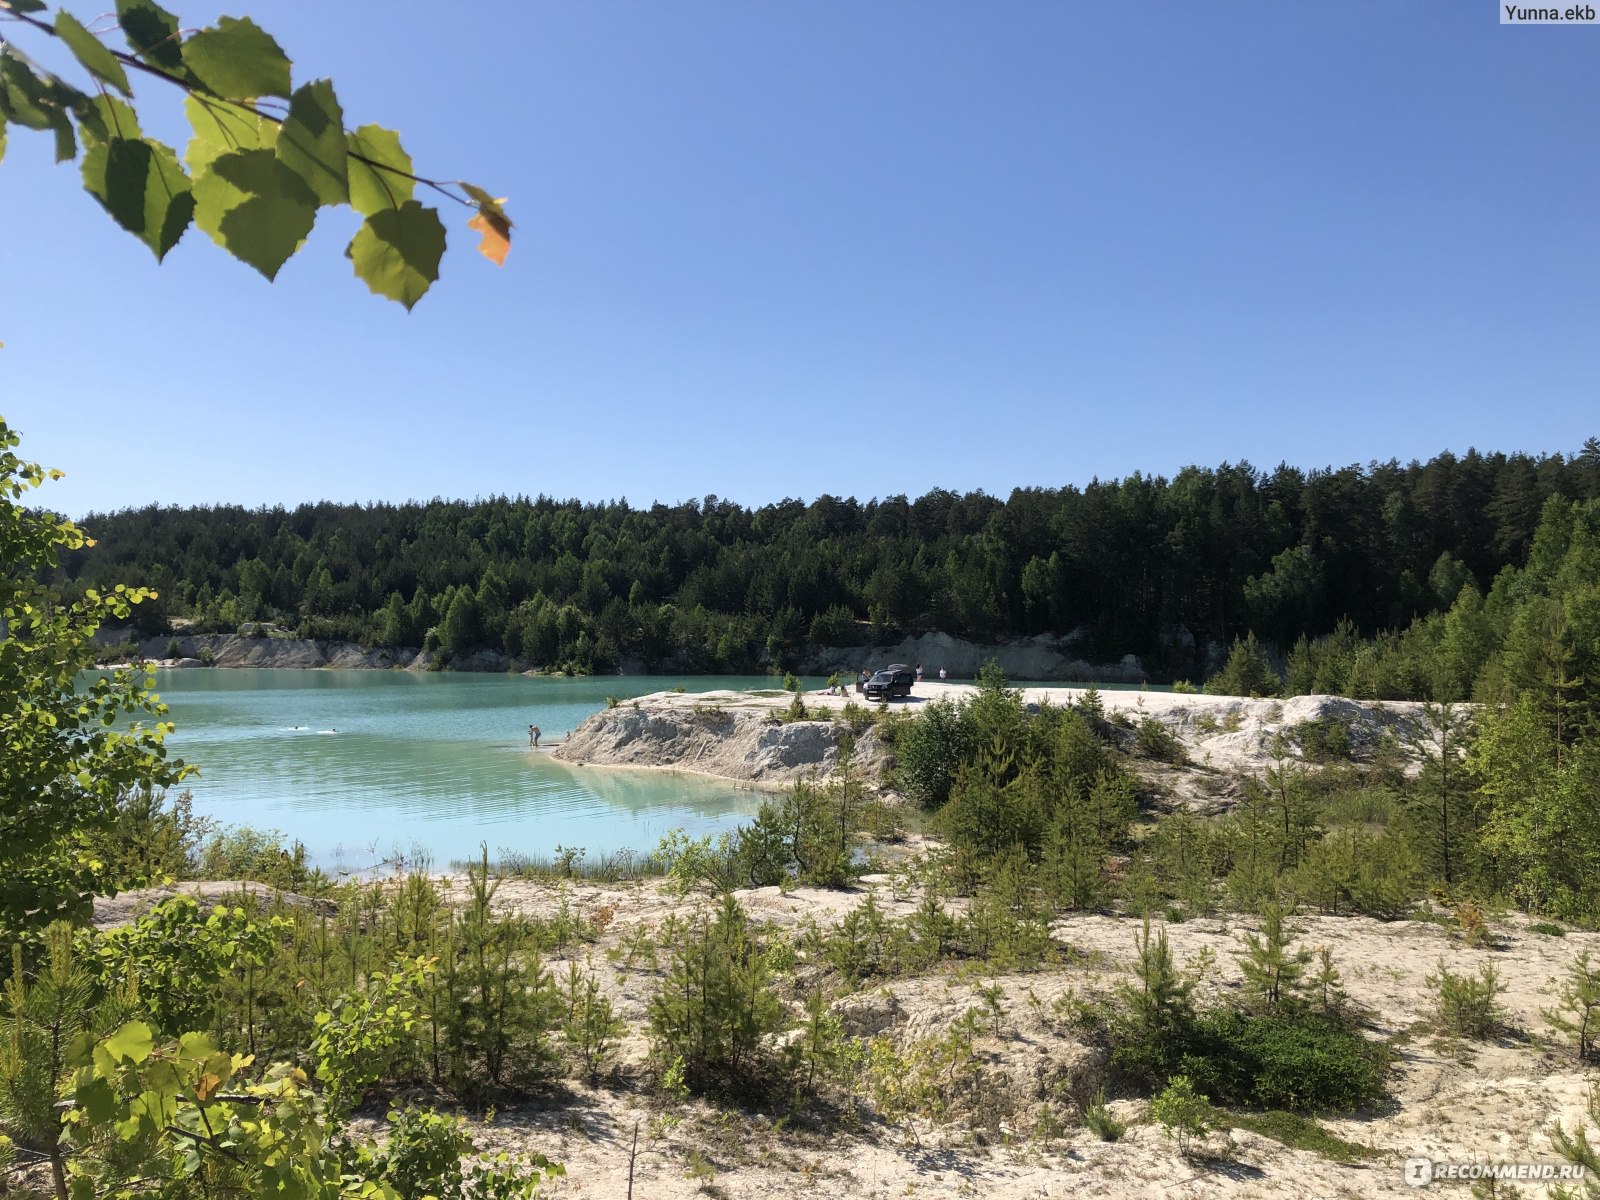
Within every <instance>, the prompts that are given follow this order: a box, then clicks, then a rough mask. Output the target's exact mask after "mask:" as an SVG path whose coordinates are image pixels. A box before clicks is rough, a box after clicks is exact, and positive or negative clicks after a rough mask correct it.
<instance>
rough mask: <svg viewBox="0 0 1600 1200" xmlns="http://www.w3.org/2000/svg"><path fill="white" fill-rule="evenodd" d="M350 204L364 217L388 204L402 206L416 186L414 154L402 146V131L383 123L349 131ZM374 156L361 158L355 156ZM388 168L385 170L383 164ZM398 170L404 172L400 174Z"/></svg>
mask: <svg viewBox="0 0 1600 1200" xmlns="http://www.w3.org/2000/svg"><path fill="white" fill-rule="evenodd" d="M348 146H349V150H350V154H351V155H352V157H351V158H350V160H349V162H350V205H351V207H352V208H354V209H355V210H356V211H357V212H358V213H360V214H361V215H362V216H364V217H370V216H371V215H372V214H373V213H375V212H379V211H381V210H382V209H385V208H399V207H400V206H401V205H402V204H404V203H405V202H406V201H407V200H409V199H411V193H412V190H413V188H414V186H415V185H414V184H413V182H412V180H411V179H410V178H409V176H410V175H411V156H410V155H409V154H407V153H406V152H405V151H404V150H403V149H401V147H400V135H399V134H398V133H396V132H394V130H392V129H384V128H383V127H382V126H380V125H363V126H362V127H361V128H360V129H358V130H356V131H355V132H354V133H352V134H351V135H350V138H349V142H348ZM355 155H360V156H361V158H365V159H369V160H371V161H370V163H368V162H362V161H361V159H358V158H356V157H353V156H355ZM386 167H387V168H389V169H388V170H385V169H384V168H386ZM396 172H403V173H401V174H397V173H396Z"/></svg>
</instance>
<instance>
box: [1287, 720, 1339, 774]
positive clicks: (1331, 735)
mask: <svg viewBox="0 0 1600 1200" xmlns="http://www.w3.org/2000/svg"><path fill="white" fill-rule="evenodd" d="M1292 732H1293V735H1294V738H1295V740H1296V741H1297V742H1298V743H1299V744H1300V753H1301V754H1303V755H1304V756H1305V757H1306V758H1308V759H1310V760H1311V761H1312V762H1322V763H1326V762H1346V761H1348V760H1349V758H1350V756H1351V743H1350V726H1349V725H1347V724H1346V723H1345V722H1343V721H1341V720H1339V718H1338V717H1317V718H1315V719H1313V720H1310V721H1303V722H1301V723H1300V724H1299V725H1296V726H1295V727H1294V729H1293V731H1292Z"/></svg>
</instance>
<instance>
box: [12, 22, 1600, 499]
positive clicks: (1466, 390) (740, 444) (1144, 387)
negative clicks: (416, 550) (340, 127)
mask: <svg viewBox="0 0 1600 1200" xmlns="http://www.w3.org/2000/svg"><path fill="white" fill-rule="evenodd" d="M168 3H169V6H172V7H175V8H177V9H178V11H179V12H180V14H181V16H182V18H183V21H184V23H185V25H186V26H198V25H200V24H203V23H205V22H207V21H209V20H211V19H213V18H214V17H215V16H216V15H217V12H218V11H226V12H228V13H231V14H235V15H237V14H242V13H251V14H252V15H254V16H255V17H256V18H257V19H258V20H259V21H260V22H261V24H263V25H264V26H265V27H266V28H267V29H268V30H269V31H271V32H272V33H273V34H274V35H275V36H276V37H277V38H278V40H279V41H280V43H281V44H282V45H283V46H284V48H285V49H286V50H287V51H288V52H289V54H290V55H291V57H293V58H294V59H295V63H296V80H297V82H298V81H300V80H303V79H309V78H314V77H318V76H323V75H327V76H331V77H332V78H333V80H334V82H335V85H336V87H337V89H338V93H339V97H340V99H341V100H342V102H343V104H344V109H345V114H346V119H347V121H348V122H349V123H351V124H352V125H354V124H360V123H366V122H369V121H377V122H378V123H380V124H383V125H386V126H388V127H391V128H396V129H398V130H399V131H400V133H401V135H402V138H403V140H404V142H405V144H406V147H407V149H408V150H409V151H410V153H411V154H412V156H413V158H414V160H415V161H416V163H417V167H418V169H419V171H421V172H423V173H425V174H433V175H435V176H437V177H441V178H451V177H459V178H465V179H469V180H472V181H473V182H476V183H480V184H482V185H483V186H485V187H487V188H489V189H491V190H492V191H493V192H494V193H495V194H497V195H505V196H508V197H509V198H510V203H509V208H510V211H511V213H512V215H513V217H514V218H515V219H516V221H517V223H518V227H517V238H516V242H515V244H514V247H513V250H512V253H511V257H510V259H509V261H508V263H507V265H506V267H505V268H504V269H498V270H497V269H496V268H494V267H492V266H491V265H489V264H488V263H487V262H485V261H483V260H482V259H480V258H479V257H478V256H477V254H476V252H475V251H474V249H473V246H474V243H475V241H476V238H475V236H474V235H473V234H472V233H471V232H470V231H469V230H467V229H466V228H465V227H464V217H465V216H466V215H467V214H465V213H452V212H446V213H445V214H444V215H445V219H446V221H447V223H449V224H450V225H451V233H450V250H449V252H448V253H447V255H446V258H445V262H444V269H443V277H442V279H441V281H440V283H439V284H438V285H436V287H435V289H434V291H433V292H432V293H431V294H429V295H428V296H427V297H425V298H424V299H423V300H422V302H421V303H420V304H419V305H418V306H417V308H416V310H415V311H414V312H412V313H411V314H409V315H408V314H406V313H405V312H404V310H402V309H401V308H399V307H398V306H397V305H393V304H390V303H388V302H386V301H383V300H380V299H378V298H377V297H374V296H371V295H370V294H369V293H368V292H367V291H366V289H365V287H364V286H363V285H362V284H360V283H359V282H358V281H357V280H356V279H355V278H354V277H353V276H352V275H351V273H350V270H349V265H348V263H347V262H346V261H345V259H344V257H343V255H342V250H343V247H344V243H345V242H346V241H347V240H348V238H349V237H350V235H351V234H352V233H353V232H354V228H355V218H354V216H353V214H351V213H349V212H348V210H341V211H328V210H324V211H323V213H322V214H321V215H320V216H319V219H318V227H317V229H316V230H315V231H314V233H313V235H312V237H311V239H310V241H309V243H308V244H307V246H306V247H305V248H304V250H302V252H301V253H300V255H299V256H297V257H296V258H295V259H293V260H291V261H290V262H289V264H288V265H287V266H286V267H285V268H284V270H283V271H282V273H281V274H280V276H279V278H278V282H277V283H275V284H268V283H266V282H265V281H264V280H263V279H261V278H260V277H259V276H257V275H256V274H255V273H254V272H253V271H252V270H251V269H250V268H248V267H246V266H243V265H242V264H239V263H236V262H234V261H233V260H231V259H229V258H228V257H227V256H226V255H224V254H223V253H222V252H221V251H220V250H218V249H217V248H216V247H215V246H213V245H212V244H211V242H210V241H209V239H207V238H206V237H205V235H204V234H203V233H200V232H198V231H196V230H191V231H190V232H189V233H188V234H187V235H186V236H185V238H184V241H183V243H182V244H181V245H180V246H179V247H178V248H177V249H176V250H175V251H173V253H172V254H171V255H170V256H169V257H168V259H167V261H166V263H165V264H164V265H162V266H160V267H157V266H156V265H155V262H154V260H153V259H152V258H151V257H150V255H149V252H148V251H147V250H146V249H145V248H144V247H143V246H142V245H140V244H139V243H138V242H136V241H135V240H134V239H133V238H132V237H130V236H129V235H128V234H126V233H124V232H122V231H121V230H119V229H117V228H116V227H115V226H113V225H112V224H111V222H110V220H109V219H108V218H107V217H105V216H104V215H103V214H102V213H101V212H100V210H99V208H98V207H97V205H96V204H95V202H94V201H93V200H92V199H90V198H89V197H88V196H87V195H86V194H85V193H84V192H83V191H82V190H81V187H80V186H79V180H78V178H77V175H76V168H75V167H74V166H70V165H69V166H62V167H59V168H56V167H52V166H51V165H50V162H49V157H50V155H49V146H48V144H47V140H46V139H45V138H42V137H40V136H38V135H32V134H28V133H26V132H25V131H21V130H12V136H11V139H10V148H9V150H8V151H7V154H6V158H5V160H4V162H3V163H0V228H3V229H4V230H5V234H4V241H3V243H0V341H4V343H5V348H4V350H0V414H3V415H4V416H5V417H6V419H7V420H8V421H9V422H10V423H11V424H12V425H13V427H15V428H17V429H20V430H21V431H22V432H23V434H24V436H25V441H24V450H25V452H26V453H27V454H28V456H29V457H32V458H35V459H38V460H40V461H43V462H45V463H47V464H49V465H52V466H56V467H60V468H62V469H64V470H66V471H67V472H68V479H67V481H65V482H63V483H60V484H57V485H55V486H54V487H53V488H52V489H51V490H50V491H49V492H47V493H45V497H46V498H47V499H48V501H49V502H50V503H52V504H54V505H55V506H57V507H60V508H62V509H65V510H66V511H68V512H70V513H73V514H81V513H83V512H84V511H86V510H90V509H107V508H116V507H122V506H125V505H136V504H144V503H148V502H152V501H158V502H161V503H168V504H172V503H177V504H193V503H213V502H237V503H245V504H250V505H255V504H261V503H269V504H270V503H280V502H281V503H288V504H292V503H296V502H299V501H303V500H316V499H335V500H374V499H389V500H397V499H405V498H409V497H417V498H426V497H430V496H435V495H443V496H463V497H472V496H478V495H488V494H491V493H502V492H504V493H518V492H524V493H529V494H533V493H539V492H544V493H547V494H553V495H557V496H578V497H581V498H584V499H591V500H599V499H606V498H614V497H619V496H626V497H627V498H628V499H629V500H631V501H634V502H635V503H641V504H642V503H648V502H650V501H652V500H658V499H659V500H666V501H675V500H681V499H687V498H690V497H695V496H701V495H704V494H706V493H712V492H714V493H716V494H718V495H722V496H726V497H729V498H732V499H735V500H738V501H741V502H744V503H752V504H760V503H765V502H768V501H771V500H775V499H779V498H782V497H784V496H799V497H803V498H806V499H809V498H811V497H814V496H816V495H818V494H820V493H823V492H831V493H834V494H845V493H850V494H856V495H859V496H862V497H865V496H869V495H885V494H890V493H895V492H906V493H910V494H913V495H915V494H919V493H921V492H923V491H926V490H927V489H929V488H932V487H948V488H954V489H958V490H969V489H973V488H982V489H984V490H987V491H989V492H992V493H996V494H999V495H1005V494H1006V493H1008V492H1009V491H1010V489H1011V488H1013V487H1015V486H1024V485H1044V486H1060V485H1063V484H1067V483H1080V484H1081V483H1084V482H1086V481H1088V480H1089V479H1090V478H1091V477H1093V476H1096V475H1099V476H1101V477H1110V476H1116V475H1122V474H1126V473H1128V472H1131V471H1133V470H1135V469H1140V470H1144V471H1146V472H1154V473H1161V474H1171V473H1172V472H1174V471H1175V470H1177V469H1178V468H1179V467H1181V466H1183V465H1185V464H1187V463H1191V462H1199V463H1204V464H1215V463H1219V462H1222V461H1224V460H1230V461H1237V460H1239V459H1248V460H1250V461H1251V462H1253V463H1255V464H1256V465H1257V466H1261V467H1271V466H1273V465H1275V464H1277V463H1278V462H1280V461H1288V462H1291V463H1294V464H1297V465H1300V466H1306V467H1313V466H1321V465H1329V464H1332V465H1342V464H1345V463H1350V462H1365V461H1368V460H1371V459H1374V458H1377V459H1387V458H1390V457H1398V458H1400V459H1402V460H1405V459H1409V458H1412V457H1421V458H1426V457H1428V456H1430V455H1432V454H1433V453H1435V452H1437V451H1439V450H1441V449H1445V448H1451V449H1454V450H1457V451H1460V450H1465V449H1466V448H1467V447H1468V446H1474V445H1475V446H1477V447H1479V448H1480V449H1504V450H1512V449H1524V450H1530V451H1571V450H1575V449H1577V448H1578V446H1579V445H1581V443H1582V442H1583V440H1584V438H1586V437H1589V436H1593V435H1597V434H1600V419H1597V418H1596V416H1595V414H1596V413H1597V412H1600V403H1597V395H1596V386H1595V385H1596V381H1597V378H1600V334H1597V317H1600V269H1597V268H1600V249H1597V247H1600V208H1597V197H1600V155H1597V153H1596V141H1595V135H1594V111H1595V83H1594V80H1595V78H1596V65H1597V56H1600V28H1594V27H1587V28H1573V27H1565V28H1563V27H1502V26H1500V25H1499V24H1498V22H1497V16H1496V9H1495V7H1494V6H1493V4H1491V3H1488V2H1487V0H1470V2H1467V0H1409V2H1407V3H1393V2H1392V0H1383V2H1371V3H1361V2H1343V3H1337V4H1331V3H1330V4H1301V3H1288V4H1286V3H1281V2H1276V0H1273V2H1267V0H1262V2H1259V3H1246V2H1242V0H1182V2H1178V0H1163V2H1156V3H1140V4H1105V3H1101V4H1090V3H1080V2H1077V0H1054V2H1050V3H1026V2H1011V3H979V2H977V0H969V2H967V3H959V4H957V3H948V2H942V0H905V2H891V0H874V2H873V3H869V4H862V3H860V2H859V0H849V2H839V3H825V2H821V0H807V2H805V3H791V4H768V3H736V2H734V0H720V2H715V3H696V2H692V0H674V2H673V3H671V4H662V3H657V2H641V3H618V2H614V0H599V2H591V3H583V4H578V3H570V2H563V3H554V2H548V0H534V2H529V3H497V2H489V3H480V4H477V5H474V6H470V7H464V6H440V5H437V4H429V5H423V4H415V3H410V2H407V0H385V2H383V3H376V2H368V0H338V2H337V3H327V2H323V3H307V2H301V0H295V2H287V0H285V2H280V3H275V4H271V5H262V6H258V7H256V8H255V9H254V10H252V9H250V8H230V9H226V10H212V9H209V8H207V9H195V8H190V7H185V6H182V5H174V4H172V0H168ZM99 11H100V10H99V9H94V8H89V9H82V10H80V15H82V16H84V17H86V18H87V17H92V16H94V15H96V14H97V13H98V12H99ZM18 40H19V42H21V43H22V44H24V45H27V44H28V42H27V40H26V39H23V38H20V37H19V39H18ZM139 95H140V98H141V102H142V109H143V110H144V111H145V113H146V120H145V126H146V130H147V131H148V132H153V133H156V134H158V135H160V136H164V137H165V138H166V139H167V140H169V141H172V142H176V143H179V144H180V148H181V141H182V139H183V137H184V130H183V126H182V122H181V117H180V116H179V115H178V110H179V106H178V97H176V96H172V95H168V94H165V93H164V92H163V89H162V87H161V85H159V84H157V83H155V82H154V81H150V82H145V83H142V84H141V85H140V88H139ZM158 113H165V115H156V114H158Z"/></svg>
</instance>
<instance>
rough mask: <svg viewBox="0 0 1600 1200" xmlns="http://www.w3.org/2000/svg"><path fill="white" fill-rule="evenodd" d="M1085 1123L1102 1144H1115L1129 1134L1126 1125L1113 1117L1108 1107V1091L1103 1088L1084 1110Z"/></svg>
mask: <svg viewBox="0 0 1600 1200" xmlns="http://www.w3.org/2000/svg"><path fill="white" fill-rule="evenodd" d="M1083 1123H1084V1125H1085V1126H1087V1127H1088V1129H1089V1130H1090V1131H1091V1132H1092V1133H1093V1134H1094V1135H1095V1137H1097V1138H1099V1139H1100V1140H1101V1141H1102V1142H1114V1141H1116V1140H1117V1139H1118V1138H1120V1137H1121V1136H1122V1135H1123V1134H1125V1133H1127V1132H1128V1126H1127V1124H1126V1123H1124V1122H1122V1121H1119V1120H1117V1119H1116V1117H1114V1116H1112V1115H1111V1109H1110V1108H1109V1107H1108V1106H1107V1105H1106V1091H1105V1089H1104V1088H1101V1089H1100V1090H1099V1091H1098V1092H1096V1093H1095V1094H1094V1099H1093V1100H1091V1101H1089V1103H1088V1104H1087V1105H1085V1106H1084V1109H1083Z"/></svg>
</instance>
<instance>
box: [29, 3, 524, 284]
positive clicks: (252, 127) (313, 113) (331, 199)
mask: <svg viewBox="0 0 1600 1200" xmlns="http://www.w3.org/2000/svg"><path fill="white" fill-rule="evenodd" d="M45 10H46V5H45V4H43V3H42V2H41V0H0V29H4V30H6V32H5V33H4V35H3V36H0V155H3V154H4V152H5V145H6V131H7V126H8V125H15V126H17V127H19V128H23V129H32V130H36V131H39V132H41V133H49V134H51V135H53V136H54V138H55V153H56V161H57V162H66V161H69V160H72V159H77V160H79V162H80V166H81V170H82V173H83V185H84V187H85V188H86V189H87V190H88V192H89V194H90V195H92V196H93V197H94V198H95V199H96V200H98V201H99V202H100V204H101V206H102V207H104V208H105V210H106V212H107V213H108V214H109V215H110V217H111V219H112V220H113V221H115V222H116V223H117V224H118V225H120V226H122V227H123V228H124V229H126V230H127V231H128V232H129V233H131V234H133V236H134V237H136V238H138V239H139V240H140V241H141V242H143V243H144V244H145V245H146V246H147V247H149V249H150V252H151V253H152V254H154V255H155V256H156V259H157V261H160V260H161V259H163V258H165V257H166V255H167V252H168V251H170V250H171V249H172V248H173V247H174V246H175V245H177V244H178V240H179V239H180V238H181V237H182V236H183V234H184V231H185V230H187V229H188V227H189V226H190V224H191V223H192V224H194V225H196V226H198V227H199V228H200V229H202V230H204V231H205V233H206V234H207V235H208V236H209V237H210V238H211V239H212V240H213V241H215V242H216V243H217V244H218V245H219V246H221V247H222V248H223V249H224V250H226V251H227V252H228V253H229V254H232V255H233V256H234V257H235V258H237V259H239V260H241V261H242V262H246V263H249V264H250V265H251V266H252V267H254V268H255V269H256V270H258V271H260V272H261V273H262V274H263V275H265V276H266V277H267V278H268V279H273V278H275V277H276V276H277V274H278V271H279V269H280V268H281V267H282V266H283V264H284V263H285V262H286V261H287V260H288V259H289V258H290V257H291V256H292V255H293V254H294V253H295V251H297V250H298V249H299V248H300V247H301V245H302V244H303V243H304V242H305V239H306V237H307V235H308V234H310V232H311V227H312V225H313V224H314V223H315V222H316V219H317V215H318V212H319V211H320V210H321V209H323V208H329V207H336V206H339V205H349V206H350V207H351V208H353V209H354V210H355V211H356V212H357V213H358V214H359V215H360V216H361V218H362V222H361V227H360V228H359V229H358V230H357V231H356V234H355V236H354V237H353V238H352V239H351V241H350V244H349V246H348V247H347V248H346V250H345V254H346V256H347V257H348V258H349V259H350V262H351V265H352V266H353V267H354V268H355V273H356V275H357V276H358V277H359V278H360V279H361V280H362V281H363V282H364V283H366V285H367V286H368V287H369V288H371V289H372V290H373V291H374V292H376V293H377V294H378V295H380V296H387V297H388V298H389V299H391V300H397V301H399V302H400V303H401V304H404V305H405V306H406V308H408V309H409V308H410V307H411V306H412V305H414V304H415V303H416V302H417V301H418V300H419V299H421V297H422V295H423V294H424V293H425V292H426V291H427V290H428V288H429V286H430V285H432V284H433V282H434V281H435V280H437V279H438V278H439V260H440V259H441V258H442V257H443V255H444V249H445V228H444V224H443V222H442V221H441V220H440V219H439V213H438V211H437V210H436V209H434V208H430V207H428V206H427V205H425V204H423V203H422V202H421V201H420V200H418V199H417V198H416V196H415V193H416V191H417V189H418V187H419V186H420V187H422V188H424V189H427V190H428V191H430V192H432V193H434V194H436V195H438V196H442V197H444V198H445V199H447V200H450V201H453V202H455V203H457V204H461V205H463V206H465V207H467V208H469V209H471V210H472V211H473V216H472V218H471V219H470V220H469V221H468V222H467V224H468V225H469V226H470V227H471V228H472V229H473V230H475V231H476V232H478V233H479V234H481V235H482V242H481V245H480V247H479V248H480V250H481V251H482V252H483V254H484V255H485V257H487V258H488V259H490V261H492V262H495V263H497V264H500V263H504V262H505V258H506V252H507V250H508V249H509V247H510V239H511V221H510V219H509V218H508V217H507V216H506V213H505V209H504V207H503V205H504V203H505V201H504V199H496V198H495V197H493V196H491V195H490V194H489V193H488V192H486V191H484V190H483V189H482V188H479V187H477V186H475V185H473V184H470V183H463V182H460V181H453V182H443V181H439V180H434V179H427V178H424V177H422V176H420V175H417V174H415V173H414V172H413V169H412V163H411V157H410V155H408V154H407V153H406V152H405V150H404V149H403V148H402V147H401V145H400V137H399V135H398V134H397V133H395V132H394V131H393V130H389V129H384V128H382V127H381V126H378V125H362V126H359V127H358V128H355V129H350V128H347V126H346V122H345V114H344V109H343V107H342V106H341V105H340V103H339V99H338V97H337V95H336V94H335V92H334V87H333V83H332V81H330V80H327V79H313V80H304V81H301V82H299V83H298V84H296V82H295V80H294V78H293V73H292V64H291V63H290V60H289V57H288V55H287V54H285V53H284V51H283V49H282V48H281V47H280V46H279V45H278V43H277V42H276V41H275V40H274V39H273V37H272V35H271V34H269V33H267V32H266V31H265V30H263V29H262V28H261V27H260V26H258V25H257V24H256V23H255V22H254V21H252V20H251V19H250V18H248V17H242V18H234V17H222V18H220V19H219V20H218V21H217V23H216V24H215V25H211V26H207V27H206V28H204V29H200V30H197V31H193V32H190V31H186V30H184V29H181V28H180V27H179V22H178V18H177V17H176V16H174V15H173V14H172V13H169V12H167V11H166V10H165V9H163V8H162V7H161V6H160V5H159V4H157V3H155V0H118V2H117V6H116V13H115V14H114V20H113V19H112V18H111V17H96V18H94V19H92V20H91V21H89V22H85V21H83V20H81V19H79V18H78V17H76V16H74V15H73V14H72V13H70V12H68V11H66V10H65V9H60V10H57V11H56V13H55V14H54V17H53V18H49V17H45V16H41V15H38V14H41V13H44V12H45ZM118 32H120V34H121V36H122V38H123V40H125V41H126V43H127V46H128V49H127V50H120V49H115V48H113V47H112V46H110V45H109V44H108V43H107V41H106V38H107V37H109V36H110V35H112V34H115V33H118ZM18 33H21V34H25V35H27V34H31V35H34V39H35V41H37V42H42V41H43V40H45V39H47V38H55V39H58V40H59V41H60V42H62V43H63V44H65V46H66V48H67V49H68V50H69V51H70V52H71V55H72V57H73V59H75V60H76V63H77V66H78V67H79V69H80V74H79V76H78V77H77V78H76V79H67V78H64V77H62V76H59V75H56V74H53V73H52V72H50V71H48V70H46V69H45V68H44V67H43V66H42V65H41V64H40V63H39V62H38V60H37V59H36V58H34V57H32V56H31V55H29V53H28V52H27V50H26V49H25V48H24V46H23V44H22V43H21V42H19V41H18V39H17V36H16V35H17V34H18ZM150 81H159V82H161V83H164V84H167V85H170V86H172V87H175V88H177V89H179V90H180V91H181V92H183V93H184V94H185V99H184V113H185V115H186V116H187V117H188V119H189V125H190V128H191V129H192V130H193V136H192V137H191V138H190V140H189V145H188V147H187V149H186V150H185V152H184V154H183V157H182V160H181V161H180V159H179V156H178V152H177V150H176V149H174V148H173V147H171V146H167V145H164V144H163V143H162V142H160V141H157V140H156V139H155V138H152V137H149V136H147V135H146V134H145V133H144V132H143V130H142V129H141V128H140V125H139V117H138V113H137V112H136V110H135V108H134V101H135V96H134V83H135V82H138V83H140V84H144V83H147V82H150Z"/></svg>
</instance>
